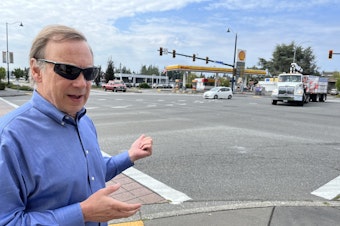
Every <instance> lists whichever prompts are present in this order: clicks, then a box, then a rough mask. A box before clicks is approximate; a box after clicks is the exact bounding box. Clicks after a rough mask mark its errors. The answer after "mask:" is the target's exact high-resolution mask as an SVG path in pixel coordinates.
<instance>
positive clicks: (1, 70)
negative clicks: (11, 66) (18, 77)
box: [0, 67, 6, 82]
mask: <svg viewBox="0 0 340 226" xmlns="http://www.w3.org/2000/svg"><path fill="white" fill-rule="evenodd" d="M5 78H6V69H5V68H4V67H0V82H1V80H2V79H5Z"/></svg>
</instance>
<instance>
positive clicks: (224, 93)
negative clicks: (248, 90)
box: [203, 86, 233, 99]
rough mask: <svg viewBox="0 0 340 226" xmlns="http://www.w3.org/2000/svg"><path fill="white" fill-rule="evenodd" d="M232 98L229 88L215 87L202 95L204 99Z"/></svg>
mask: <svg viewBox="0 0 340 226" xmlns="http://www.w3.org/2000/svg"><path fill="white" fill-rule="evenodd" d="M232 97H233V91H232V90H231V88H230V87H223V86H217V87H214V88H211V89H210V90H209V91H206V92H204V93H203V98H205V99H219V98H225V99H231V98H232Z"/></svg>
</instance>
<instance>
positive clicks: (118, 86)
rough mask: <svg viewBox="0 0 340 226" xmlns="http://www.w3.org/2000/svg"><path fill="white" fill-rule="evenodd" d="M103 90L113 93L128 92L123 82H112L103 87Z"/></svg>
mask: <svg viewBox="0 0 340 226" xmlns="http://www.w3.org/2000/svg"><path fill="white" fill-rule="evenodd" d="M102 87H103V89H104V90H105V91H106V90H112V92H118V91H122V92H126V85H125V84H124V82H123V81H121V80H110V81H109V82H108V83H106V84H104V85H102Z"/></svg>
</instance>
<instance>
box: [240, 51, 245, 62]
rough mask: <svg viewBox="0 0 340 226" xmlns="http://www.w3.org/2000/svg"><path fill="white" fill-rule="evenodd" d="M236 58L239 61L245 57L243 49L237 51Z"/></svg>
mask: <svg viewBox="0 0 340 226" xmlns="http://www.w3.org/2000/svg"><path fill="white" fill-rule="evenodd" d="M238 59H239V60H240V61H244V60H245V59H246V53H245V52H244V51H243V50H241V51H240V52H239V53H238Z"/></svg>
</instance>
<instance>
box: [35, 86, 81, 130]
mask: <svg viewBox="0 0 340 226" xmlns="http://www.w3.org/2000/svg"><path fill="white" fill-rule="evenodd" d="M31 101H32V104H33V106H34V108H36V109H38V110H39V111H40V112H41V113H43V114H45V115H46V116H48V117H50V118H52V119H53V120H55V121H56V122H58V123H59V124H61V125H64V124H65V122H67V123H70V122H72V121H73V122H74V123H75V121H74V120H73V118H72V117H71V116H70V115H68V114H66V113H65V112H62V111H60V110H59V109H57V108H56V107H55V106H54V105H53V104H51V103H50V102H48V101H47V100H46V99H45V98H44V97H42V96H41V95H40V94H39V93H38V92H37V91H36V90H34V91H33V96H32V99H31ZM85 114H86V109H85V108H84V107H83V108H82V109H81V110H80V111H79V112H77V116H76V121H78V120H80V118H81V117H83V116H84V115H85Z"/></svg>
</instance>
